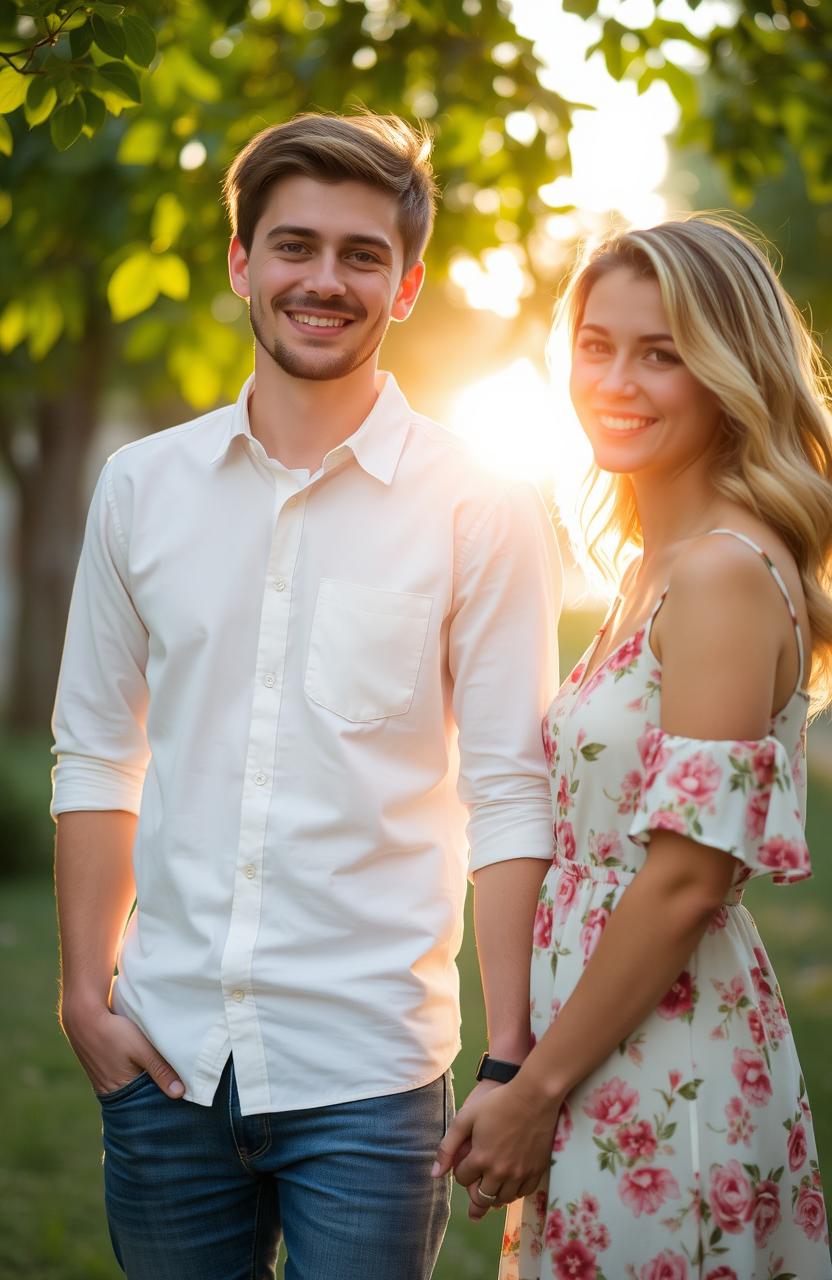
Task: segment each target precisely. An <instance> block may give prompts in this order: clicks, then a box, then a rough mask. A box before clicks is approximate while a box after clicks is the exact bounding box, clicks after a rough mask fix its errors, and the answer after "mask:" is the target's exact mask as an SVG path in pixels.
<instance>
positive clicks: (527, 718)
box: [449, 485, 561, 1111]
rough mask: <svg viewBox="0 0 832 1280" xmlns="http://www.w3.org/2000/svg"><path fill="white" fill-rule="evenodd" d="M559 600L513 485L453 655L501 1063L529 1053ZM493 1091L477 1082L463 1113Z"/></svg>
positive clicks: (553, 572) (540, 519)
mask: <svg viewBox="0 0 832 1280" xmlns="http://www.w3.org/2000/svg"><path fill="white" fill-rule="evenodd" d="M560 593H561V568H560V557H559V555H558V552H557V546H556V543H555V540H554V534H553V532H552V528H551V525H550V522H549V520H548V517H547V515H546V512H545V510H544V509H543V505H542V503H541V502H540V499H539V497H538V495H537V494H536V493H535V491H534V490H533V489H532V488H531V486H526V485H524V486H519V485H518V486H516V487H515V488H512V489H510V490H508V491H506V492H505V493H504V494H503V495H501V497H500V498H499V499H498V500H497V502H496V503H495V505H494V507H493V509H492V510H491V511H490V512H489V513H488V515H487V516H486V517H485V519H484V521H483V522H482V523H481V524H480V525H479V526H477V527H476V528H475V529H474V530H473V531H472V532H471V534H470V536H469V542H468V547H467V550H466V551H465V552H464V554H463V557H462V561H461V564H460V566H459V572H458V579H457V591H456V600H457V610H456V612H455V615H454V618H453V621H452V624H451V631H450V646H449V655H450V666H451V674H452V676H453V679H454V713H455V717H456V720H457V724H458V726H459V745H460V782H459V791H460V796H461V798H462V800H463V802H464V803H465V804H466V806H467V807H468V810H469V814H470V821H469V825H468V836H469V841H470V845H471V877H472V880H473V884H474V918H475V926H476V934H477V949H478V954H479V964H480V974H481V977H482V986H483V996H484V999H485V1007H486V1019H487V1025H488V1051H489V1053H490V1054H491V1056H492V1057H494V1058H501V1059H503V1060H505V1061H508V1062H518V1063H519V1062H522V1061H523V1059H524V1058H525V1056H526V1055H527V1053H528V1052H529V1049H530V1047H531V1046H530V1026H529V968H530V962H531V948H532V926H533V921H534V915H535V910H536V906H537V900H538V895H539V892H540V885H541V883H542V881H543V877H544V876H545V874H546V871H547V869H548V867H549V865H550V864H551V859H552V810H551V798H550V791H549V780H548V777H547V771H546V765H545V761H544V756H543V744H542V738H541V729H540V725H541V720H542V717H543V715H544V713H545V711H546V709H547V708H548V706H549V704H550V702H551V700H552V697H553V696H554V692H555V688H556V685H557V629H556V628H557V616H558V610H559V606H560ZM495 1087H497V1088H499V1087H500V1086H495V1085H494V1084H493V1083H489V1082H486V1081H483V1083H482V1084H480V1085H479V1086H478V1087H477V1088H476V1090H475V1091H474V1093H473V1094H472V1095H471V1096H470V1097H469V1099H468V1101H467V1102H466V1104H465V1106H466V1110H467V1111H470V1110H471V1108H472V1107H474V1108H476V1107H477V1106H478V1105H479V1101H480V1099H481V1098H482V1097H484V1096H486V1095H487V1093H488V1092H490V1091H491V1090H492V1089H493V1088H495Z"/></svg>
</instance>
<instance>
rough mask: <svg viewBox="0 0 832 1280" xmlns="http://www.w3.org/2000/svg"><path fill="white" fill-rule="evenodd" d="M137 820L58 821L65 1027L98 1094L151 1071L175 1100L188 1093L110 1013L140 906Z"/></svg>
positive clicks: (81, 816) (104, 816) (92, 816)
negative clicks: (123, 945) (132, 915)
mask: <svg viewBox="0 0 832 1280" xmlns="http://www.w3.org/2000/svg"><path fill="white" fill-rule="evenodd" d="M135 832H136V816H135V814H132V813H124V812H118V811H110V812H107V811H104V812H100V813H83V812H79V813H63V814H61V815H60V816H59V818H58V839H57V845H56V851H55V891H56V897H57V902H58V931H59V935H60V944H61V1000H60V1019H61V1026H62V1027H63V1030H64V1033H65V1035H66V1037H67V1039H68V1040H69V1043H70V1044H71V1046H72V1048H73V1050H74V1051H75V1054H76V1055H77V1057H78V1059H79V1061H80V1062H81V1065H82V1066H83V1068H84V1070H85V1071H86V1073H87V1075H88V1076H89V1078H90V1082H91V1083H92V1087H93V1089H95V1090H96V1092H97V1093H109V1092H111V1091H112V1090H113V1089H118V1088H120V1087H121V1085H123V1084H127V1082H128V1081H129V1080H132V1079H133V1077H134V1076H136V1075H138V1074H139V1072H141V1071H148V1072H150V1074H151V1075H152V1076H153V1078H154V1080H155V1081H156V1083H157V1084H158V1086H159V1088H160V1089H163V1090H164V1092H165V1093H167V1094H169V1095H170V1097H172V1098H178V1097H181V1096H182V1094H183V1093H184V1091H185V1090H184V1086H183V1085H182V1082H181V1081H180V1080H178V1079H177V1077H176V1073H175V1071H174V1070H173V1068H172V1067H170V1066H169V1065H168V1063H167V1062H165V1061H164V1059H163V1058H161V1057H160V1056H159V1054H158V1053H157V1052H156V1050H155V1049H154V1048H153V1045H152V1044H151V1043H150V1041H149V1040H148V1039H147V1038H146V1037H145V1036H144V1035H143V1034H142V1033H141V1031H140V1030H139V1028H138V1027H137V1026H136V1025H135V1024H134V1023H133V1022H131V1021H130V1020H129V1018H123V1017H120V1016H119V1015H118V1014H115V1013H112V1012H111V1010H110V1005H109V998H110V987H111V985H112V980H113V970H114V968H115V960H116V954H117V951H118V945H119V941H120V939H121V935H122V932H123V930H124V925H125V922H126V920H127V917H128V915H129V912H130V908H131V906H132V904H133V898H134V895H135V884H134V881H133V867H132V850H133V840H134V837H135Z"/></svg>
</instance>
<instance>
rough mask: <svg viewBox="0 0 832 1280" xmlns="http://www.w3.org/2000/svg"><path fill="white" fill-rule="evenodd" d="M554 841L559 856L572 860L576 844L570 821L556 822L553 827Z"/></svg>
mask: <svg viewBox="0 0 832 1280" xmlns="http://www.w3.org/2000/svg"><path fill="white" fill-rule="evenodd" d="M555 843H556V844H557V849H558V853H559V854H560V855H561V857H562V858H566V859H567V860H568V861H570V862H573V861H574V859H575V853H576V850H577V845H576V844H575V832H574V831H573V830H572V823H571V822H559V823H558V824H557V826H556V827H555Z"/></svg>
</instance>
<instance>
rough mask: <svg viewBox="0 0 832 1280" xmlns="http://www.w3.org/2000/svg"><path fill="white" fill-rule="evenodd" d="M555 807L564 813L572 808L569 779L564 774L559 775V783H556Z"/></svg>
mask: <svg viewBox="0 0 832 1280" xmlns="http://www.w3.org/2000/svg"><path fill="white" fill-rule="evenodd" d="M557 806H558V809H559V810H561V811H562V812H564V813H565V812H566V810H567V809H570V808H571V807H572V796H571V795H570V794H569V779H568V778H567V776H566V774H565V773H562V774H561V775H560V782H559V783H558V796H557Z"/></svg>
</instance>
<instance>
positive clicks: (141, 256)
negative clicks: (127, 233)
mask: <svg viewBox="0 0 832 1280" xmlns="http://www.w3.org/2000/svg"><path fill="white" fill-rule="evenodd" d="M158 296H159V282H158V281H157V279H156V264H155V262H154V260H153V255H152V254H151V253H149V252H148V250H147V249H139V250H138V251H137V252H136V253H133V254H131V256H130V257H129V258H125V259H124V261H123V262H122V263H120V264H119V266H117V267H116V269H115V271H114V272H113V274H112V275H111V276H110V279H109V281H108V283H107V301H108V302H109V304H110V311H111V312H112V316H113V319H114V320H116V321H118V322H120V321H122V320H129V319H130V317H131V316H137V315H140V314H141V312H142V311H147V309H148V307H152V306H153V303H154V302H155V301H156V299H157V298H158Z"/></svg>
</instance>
